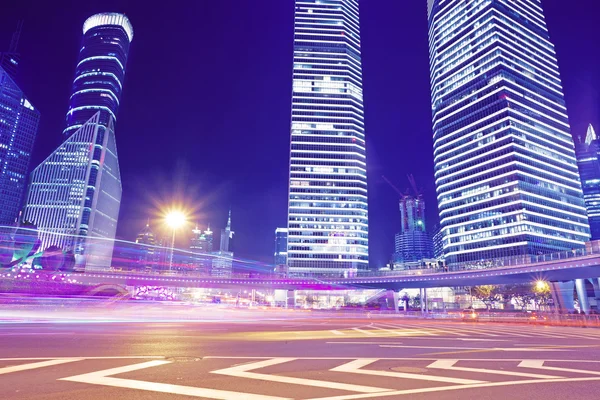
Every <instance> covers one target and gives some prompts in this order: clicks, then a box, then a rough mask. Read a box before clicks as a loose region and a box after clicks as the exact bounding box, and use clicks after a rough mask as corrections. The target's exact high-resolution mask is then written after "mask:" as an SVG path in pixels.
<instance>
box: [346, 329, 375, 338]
mask: <svg viewBox="0 0 600 400" xmlns="http://www.w3.org/2000/svg"><path fill="white" fill-rule="evenodd" d="M352 330H354V331H356V332H360V333H362V334H364V335H370V336H373V335H375V334H374V333H373V332H369V331H364V330H362V329H360V328H352Z"/></svg>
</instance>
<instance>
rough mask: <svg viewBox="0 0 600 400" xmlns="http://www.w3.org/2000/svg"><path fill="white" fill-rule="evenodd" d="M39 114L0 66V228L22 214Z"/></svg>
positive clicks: (11, 222)
mask: <svg viewBox="0 0 600 400" xmlns="http://www.w3.org/2000/svg"><path fill="white" fill-rule="evenodd" d="M39 122H40V113H39V111H37V110H36V109H35V108H34V107H33V105H32V104H31V103H30V102H29V100H28V99H27V97H26V96H25V94H24V93H23V91H21V89H19V87H18V86H17V84H16V83H15V81H14V80H13V79H12V78H11V77H10V76H9V74H8V73H7V72H6V71H5V70H4V69H3V68H2V67H0V225H11V224H13V223H14V222H15V220H16V219H17V217H18V216H19V211H21V205H22V201H23V195H24V193H25V187H26V185H27V172H28V168H29V161H30V159H31V151H32V150H33V143H34V141H35V137H36V135H37V130H38V124H39Z"/></svg>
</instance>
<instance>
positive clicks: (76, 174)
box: [23, 112, 122, 270]
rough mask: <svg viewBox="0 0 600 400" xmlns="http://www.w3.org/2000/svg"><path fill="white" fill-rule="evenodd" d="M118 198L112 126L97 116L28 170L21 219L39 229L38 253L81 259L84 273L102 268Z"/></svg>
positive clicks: (109, 246) (113, 229) (112, 235)
mask: <svg viewBox="0 0 600 400" xmlns="http://www.w3.org/2000/svg"><path fill="white" fill-rule="evenodd" d="M121 193H122V188H121V174H120V171H119V162H118V156H117V147H116V142H115V134H114V130H113V127H112V122H110V123H109V124H108V127H105V126H104V124H103V123H101V122H100V112H97V113H96V114H95V115H94V116H93V117H92V118H91V119H90V120H89V121H87V122H86V123H85V124H83V126H81V127H80V128H79V129H78V130H77V131H76V132H75V133H74V134H72V135H71V136H70V137H69V138H68V139H67V140H65V141H64V142H63V143H62V144H61V145H60V146H59V147H58V149H56V150H55V151H54V152H53V153H52V154H50V156H48V158H46V159H45V160H44V161H42V162H41V163H40V165H38V166H37V167H36V168H35V169H34V170H33V172H32V173H31V178H30V184H29V192H28V194H27V201H26V205H25V213H24V216H23V220H24V221H29V222H32V223H34V224H35V225H36V226H37V227H38V229H39V231H40V234H39V236H40V240H41V247H40V248H41V249H45V248H47V247H49V246H52V245H56V246H59V247H60V248H62V249H63V250H65V251H73V252H74V253H75V255H76V256H79V258H82V257H83V256H85V268H86V269H92V270H93V269H106V268H108V267H110V262H111V257H112V250H113V240H114V238H115V233H116V230H117V218H118V216H119V206H120V203H121Z"/></svg>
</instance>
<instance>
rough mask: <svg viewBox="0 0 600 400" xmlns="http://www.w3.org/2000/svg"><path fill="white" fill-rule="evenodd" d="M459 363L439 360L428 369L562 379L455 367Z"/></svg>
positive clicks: (551, 377) (553, 377) (550, 376)
mask: <svg viewBox="0 0 600 400" xmlns="http://www.w3.org/2000/svg"><path fill="white" fill-rule="evenodd" d="M457 362H458V360H437V361H434V362H432V363H431V364H429V365H428V366H427V368H436V369H447V370H453V371H464V372H477V373H482V374H495V375H509V376H522V377H526V378H536V379H556V378H562V377H560V376H552V375H540V374H529V373H524V372H514V371H503V370H495V369H485V368H468V367H455V366H454V364H456V363H457Z"/></svg>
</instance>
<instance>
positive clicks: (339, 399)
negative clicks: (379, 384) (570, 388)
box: [307, 360, 600, 400]
mask: <svg viewBox="0 0 600 400" xmlns="http://www.w3.org/2000/svg"><path fill="white" fill-rule="evenodd" d="M563 361H564V360H563ZM589 381H600V378H596V377H594V378H566V379H535V380H523V381H505V382H488V383H477V384H473V385H452V386H438V387H429V388H421V389H408V390H396V391H392V392H383V393H369V394H354V395H346V396H333V397H315V398H312V399H307V400H357V399H367V398H373V397H376V398H379V397H388V396H402V395H406V394H418V393H432V392H447V391H449V390H464V389H474V388H488V387H499V386H515V385H531V384H534V383H544V384H546V383H563V382H564V383H567V382H589Z"/></svg>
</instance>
